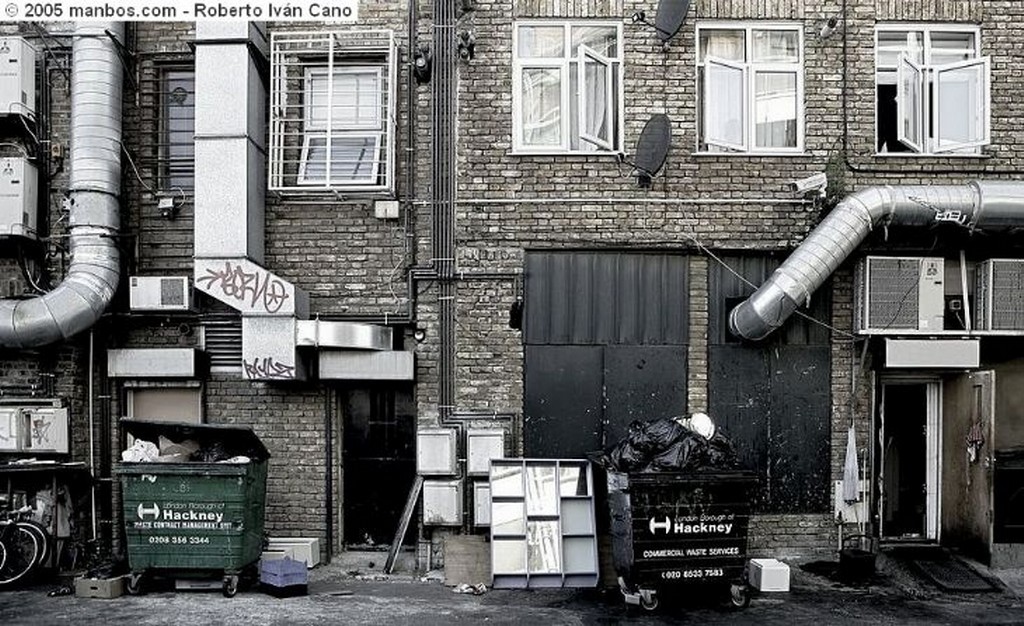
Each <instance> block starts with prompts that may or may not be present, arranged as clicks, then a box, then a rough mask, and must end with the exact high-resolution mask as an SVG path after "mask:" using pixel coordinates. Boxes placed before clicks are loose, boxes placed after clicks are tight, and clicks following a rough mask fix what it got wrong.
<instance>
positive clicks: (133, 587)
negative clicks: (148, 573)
mask: <svg viewBox="0 0 1024 626" xmlns="http://www.w3.org/2000/svg"><path fill="white" fill-rule="evenodd" d="M143 575H144V574H143V572H132V573H131V574H129V576H128V595H130V596H139V595H142V591H143V590H142V577H143Z"/></svg>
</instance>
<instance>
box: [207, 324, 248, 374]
mask: <svg viewBox="0 0 1024 626" xmlns="http://www.w3.org/2000/svg"><path fill="white" fill-rule="evenodd" d="M203 344H204V347H203V349H204V350H205V351H206V354H207V356H209V358H210V371H211V372H221V373H231V374H235V373H240V372H241V364H242V318H240V317H231V318H222V319H218V318H214V319H206V320H204V321H203Z"/></svg>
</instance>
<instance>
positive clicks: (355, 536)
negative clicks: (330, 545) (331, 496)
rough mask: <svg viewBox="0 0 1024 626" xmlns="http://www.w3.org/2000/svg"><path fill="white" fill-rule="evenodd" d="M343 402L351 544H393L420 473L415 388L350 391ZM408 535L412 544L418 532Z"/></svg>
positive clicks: (340, 397)
mask: <svg viewBox="0 0 1024 626" xmlns="http://www.w3.org/2000/svg"><path fill="white" fill-rule="evenodd" d="M338 402H339V404H340V407H339V408H340V409H341V414H342V416H343V419H344V431H343V436H342V440H343V450H344V457H343V461H342V462H343V464H344V470H345V471H344V504H343V507H344V512H345V517H344V537H345V545H346V547H347V548H349V549H352V548H378V547H381V546H389V545H390V544H391V541H392V540H393V539H394V535H395V530H396V529H397V528H398V521H399V517H400V516H401V514H402V511H403V509H404V508H405V501H406V499H407V498H408V495H409V488H410V487H411V486H412V482H413V479H414V478H415V476H416V406H415V403H414V402H413V393H412V388H411V387H405V386H402V387H395V386H393V385H380V386H367V387H358V388H351V389H344V390H341V391H340V392H339V394H338ZM405 537H406V542H407V543H411V542H412V541H413V540H414V539H415V537H416V532H414V531H411V532H407V533H406V534H405Z"/></svg>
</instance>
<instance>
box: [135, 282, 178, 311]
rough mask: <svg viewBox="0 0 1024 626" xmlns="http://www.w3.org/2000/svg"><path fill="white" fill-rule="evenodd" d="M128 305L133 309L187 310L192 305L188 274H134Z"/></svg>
mask: <svg viewBox="0 0 1024 626" xmlns="http://www.w3.org/2000/svg"><path fill="white" fill-rule="evenodd" d="M128 306H129V307H130V308H131V310H133V311H187V310H188V309H190V308H191V307H192V288H191V286H190V285H189V280H188V276H132V277H131V278H130V279H129V283H128Z"/></svg>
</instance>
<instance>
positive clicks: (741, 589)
mask: <svg viewBox="0 0 1024 626" xmlns="http://www.w3.org/2000/svg"><path fill="white" fill-rule="evenodd" d="M729 602H730V603H731V604H732V606H733V607H734V608H737V609H745V608H747V607H748V606H750V585H748V584H746V583H733V584H732V585H730V586H729Z"/></svg>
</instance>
